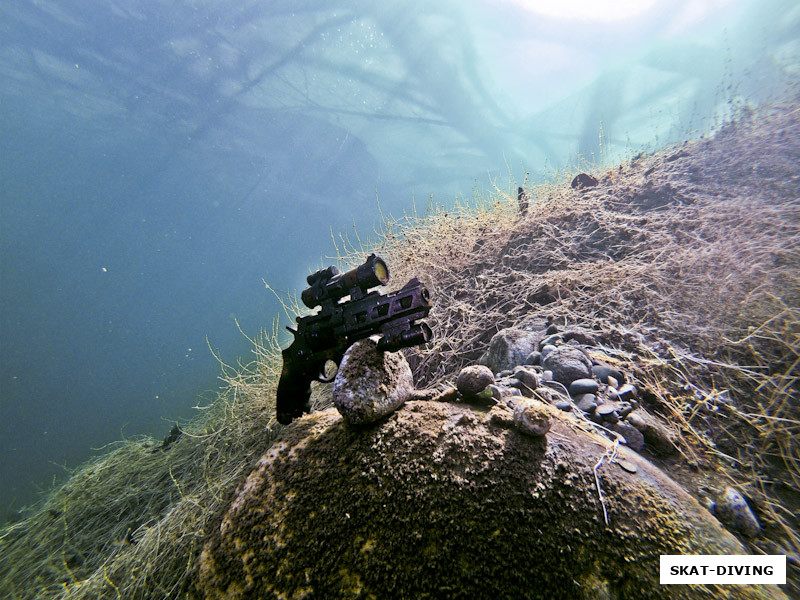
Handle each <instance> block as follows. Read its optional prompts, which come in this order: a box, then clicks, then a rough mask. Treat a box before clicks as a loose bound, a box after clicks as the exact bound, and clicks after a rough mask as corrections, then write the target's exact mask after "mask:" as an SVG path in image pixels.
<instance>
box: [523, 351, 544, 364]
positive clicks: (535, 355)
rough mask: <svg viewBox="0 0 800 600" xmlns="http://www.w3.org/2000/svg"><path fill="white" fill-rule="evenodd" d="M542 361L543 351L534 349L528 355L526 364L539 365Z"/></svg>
mask: <svg viewBox="0 0 800 600" xmlns="http://www.w3.org/2000/svg"><path fill="white" fill-rule="evenodd" d="M541 363H542V353H541V352H539V351H538V350H534V351H533V352H531V353H530V354H528V357H527V358H526V359H525V364H526V365H539V364H541Z"/></svg>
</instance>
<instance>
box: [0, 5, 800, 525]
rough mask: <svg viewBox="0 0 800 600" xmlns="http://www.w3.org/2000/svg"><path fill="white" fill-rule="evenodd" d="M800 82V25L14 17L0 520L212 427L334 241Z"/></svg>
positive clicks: (7, 66)
mask: <svg viewBox="0 0 800 600" xmlns="http://www.w3.org/2000/svg"><path fill="white" fill-rule="evenodd" d="M798 74H800V4H798V3H797V2H796V1H795V0H759V1H746V0H705V1H698V0H652V1H650V2H644V1H642V2H630V3H629V2H624V1H615V2H611V1H608V2H600V1H599V0H596V1H595V2H590V3H585V2H579V1H567V0H559V1H555V0H554V1H553V2H545V1H543V0H542V1H537V0H529V1H525V0H505V1H501V0H475V1H472V2H462V1H456V0H450V1H448V0H443V1H438V2H435V3H434V2H422V1H415V0H409V1H405V2H389V1H378V2H376V1H364V2H359V1H351V2H329V1H325V2H322V1H319V0H318V1H294V2H292V1H289V0H281V1H274V2H264V1H247V0H245V1H238V2H230V1H227V2H226V1H221V0H217V1H212V0H208V1H190V0H175V1H169V2H167V1H166V0H126V1H122V0H120V1H114V0H105V1H94V0H93V1H88V0H76V1H73V2H68V3H65V2H56V1H51V0H30V1H22V0H4V2H3V3H2V4H0V521H2V520H5V519H7V518H14V515H15V513H16V512H17V511H19V510H20V509H21V508H22V507H23V506H25V505H28V504H30V503H32V502H34V501H36V499H37V498H38V497H39V496H40V494H41V492H43V491H46V490H47V489H49V487H50V486H51V485H52V483H53V481H54V480H56V481H58V480H61V479H63V478H64V477H65V476H66V474H67V473H68V470H69V469H70V468H74V467H75V466H77V465H78V464H79V463H80V462H81V461H83V460H85V459H87V458H89V457H90V456H92V455H93V454H94V453H96V452H97V451H98V450H99V449H100V448H101V447H103V446H104V445H107V444H109V443H112V442H114V441H115V440H119V439H121V438H123V437H131V436H137V435H141V434H149V435H153V436H156V437H164V436H165V435H166V434H167V433H168V432H169V430H170V428H171V426H172V424H173V423H174V422H175V421H176V420H185V419H188V418H190V417H191V416H192V415H193V414H196V409H194V408H193V407H194V406H196V405H207V404H208V403H210V402H211V401H212V400H213V399H214V397H215V394H216V390H217V388H218V387H219V386H220V383H219V382H218V380H217V375H218V373H219V364H218V362H217V360H216V358H215V357H214V354H213V353H212V349H213V352H214V353H216V354H217V355H218V356H219V357H221V358H222V359H223V360H225V361H226V362H227V363H229V364H235V363H236V361H237V360H238V359H239V358H241V359H242V360H243V361H245V362H247V361H249V357H248V353H249V348H250V344H249V342H248V340H247V339H246V338H245V336H244V335H242V333H241V332H240V331H239V327H238V326H237V322H238V323H239V324H240V326H241V329H242V330H243V331H244V332H245V333H247V334H248V335H255V334H257V333H258V331H259V329H261V328H269V327H270V326H271V323H272V321H273V318H274V317H275V316H278V315H280V314H282V309H281V306H280V303H279V302H278V300H277V299H276V298H275V296H274V295H273V294H272V293H270V292H269V291H268V290H267V289H266V288H265V286H264V283H263V282H264V281H265V282H266V283H268V284H269V285H270V286H271V287H272V288H274V289H275V290H277V291H278V292H279V293H280V294H287V293H293V292H294V291H297V290H300V289H301V288H302V287H303V285H304V283H305V281H304V278H305V276H306V275H307V274H308V273H309V272H310V271H312V270H314V269H316V268H320V267H321V266H324V265H325V264H328V262H332V261H329V260H327V259H326V257H329V256H332V255H333V254H334V253H335V248H334V244H333V242H332V234H333V235H334V236H335V237H337V238H338V236H339V234H340V233H342V234H344V235H348V236H350V238H351V239H353V240H355V239H356V234H357V235H360V236H363V237H365V236H367V235H369V234H370V232H371V231H372V230H373V228H374V227H375V226H376V225H378V224H379V223H380V221H381V212H383V214H392V215H395V216H399V215H402V214H403V212H411V211H413V210H416V211H417V212H418V213H420V214H422V213H424V212H425V210H426V207H428V206H429V205H430V204H431V203H438V204H444V205H448V204H452V203H453V202H456V201H459V200H464V199H471V198H473V196H475V195H479V194H480V191H481V190H482V189H486V188H490V187H491V186H493V185H495V184H496V185H497V186H498V187H500V188H501V189H515V187H514V186H515V185H516V184H522V182H523V180H524V179H525V177H526V174H529V178H530V179H529V180H530V181H535V180H541V179H543V178H547V177H552V176H554V175H555V174H556V173H557V172H558V170H559V169H563V168H572V169H574V168H577V167H579V166H580V165H583V164H586V162H588V163H596V162H600V161H604V162H606V163H609V164H613V163H614V162H616V161H619V160H623V159H625V158H630V157H631V156H633V155H634V154H636V153H637V152H639V151H642V150H644V151H647V150H654V149H656V148H659V147H662V146H664V145H666V144H669V143H673V142H678V141H680V140H682V139H686V138H687V137H692V136H697V135H700V134H702V133H705V132H708V131H710V130H712V129H713V127H714V126H715V125H719V124H720V123H721V122H722V121H723V120H724V119H725V118H727V117H730V116H731V115H732V114H734V112H735V111H736V110H737V109H738V108H740V107H741V106H743V105H745V104H755V103H758V102H760V101H763V100H767V99H770V98H772V96H773V95H774V94H777V93H779V91H780V89H781V86H783V85H784V84H785V83H786V82H787V81H792V80H796V78H797V76H798ZM262 280H263V281H262ZM209 346H210V347H211V349H210V348H209Z"/></svg>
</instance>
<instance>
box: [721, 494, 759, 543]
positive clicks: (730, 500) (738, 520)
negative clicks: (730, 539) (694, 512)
mask: <svg viewBox="0 0 800 600" xmlns="http://www.w3.org/2000/svg"><path fill="white" fill-rule="evenodd" d="M715 514H716V515H717V518H718V519H719V520H720V521H721V522H722V523H724V524H725V525H727V526H728V528H729V529H733V530H734V531H738V532H739V533H742V534H744V535H746V536H747V537H755V536H757V535H758V534H759V533H761V525H759V523H758V519H756V516H755V515H754V514H753V511H752V510H750V506H748V504H747V500H745V499H744V496H742V495H741V494H740V493H739V491H738V490H737V489H736V488H733V487H730V486H728V487H727V488H725V493H724V494H723V495H722V497H721V498H719V499H718V500H717V504H716V510H715Z"/></svg>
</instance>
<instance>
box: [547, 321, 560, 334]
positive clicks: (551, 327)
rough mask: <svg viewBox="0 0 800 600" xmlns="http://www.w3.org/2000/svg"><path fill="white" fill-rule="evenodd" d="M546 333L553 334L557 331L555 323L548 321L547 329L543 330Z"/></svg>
mask: <svg viewBox="0 0 800 600" xmlns="http://www.w3.org/2000/svg"><path fill="white" fill-rule="evenodd" d="M545 333H546V334H547V335H553V334H554V333H558V327H556V325H555V323H550V325H548V326H547V330H546V331H545Z"/></svg>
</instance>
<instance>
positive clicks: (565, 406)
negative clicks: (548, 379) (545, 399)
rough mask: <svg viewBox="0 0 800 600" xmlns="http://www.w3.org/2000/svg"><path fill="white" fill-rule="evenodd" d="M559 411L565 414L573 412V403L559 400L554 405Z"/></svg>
mask: <svg viewBox="0 0 800 600" xmlns="http://www.w3.org/2000/svg"><path fill="white" fill-rule="evenodd" d="M554 406H555V407H556V408H557V409H558V410H563V411H564V412H569V411H571V410H572V402H570V401H569V400H559V401H558V402H556V403H555V405H554Z"/></svg>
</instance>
